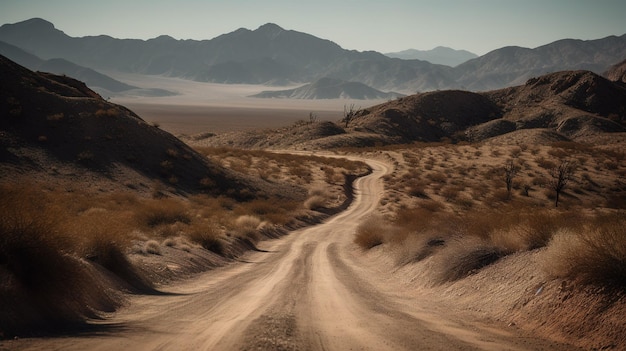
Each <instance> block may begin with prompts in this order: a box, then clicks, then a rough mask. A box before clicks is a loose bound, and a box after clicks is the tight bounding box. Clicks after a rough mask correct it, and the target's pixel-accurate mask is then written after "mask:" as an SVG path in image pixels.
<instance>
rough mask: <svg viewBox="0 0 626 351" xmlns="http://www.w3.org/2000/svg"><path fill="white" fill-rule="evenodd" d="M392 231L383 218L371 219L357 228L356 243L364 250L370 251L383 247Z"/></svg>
mask: <svg viewBox="0 0 626 351" xmlns="http://www.w3.org/2000/svg"><path fill="white" fill-rule="evenodd" d="M391 231H392V228H391V226H390V225H389V224H388V223H386V222H385V221H384V220H383V219H382V218H380V217H370V218H369V219H367V220H366V221H365V222H363V223H361V224H360V225H359V227H358V228H357V230H356V235H355V237H354V243H355V244H357V245H358V246H359V247H361V249H363V250H369V249H371V248H373V247H375V246H378V245H382V244H383V243H384V242H385V238H386V237H387V236H388V234H389V233H390V232H391Z"/></svg>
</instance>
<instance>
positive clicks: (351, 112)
mask: <svg viewBox="0 0 626 351" xmlns="http://www.w3.org/2000/svg"><path fill="white" fill-rule="evenodd" d="M359 111H361V108H360V107H359V108H358V109H356V110H355V109H354V104H350V107H349V108H348V107H347V106H346V105H343V120H342V121H343V122H344V123H345V124H346V128H348V125H349V124H350V122H352V120H353V119H354V117H356V115H357V114H358V113H359Z"/></svg>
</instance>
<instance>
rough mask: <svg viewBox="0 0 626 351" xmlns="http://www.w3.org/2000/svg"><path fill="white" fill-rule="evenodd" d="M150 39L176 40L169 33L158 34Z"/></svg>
mask: <svg viewBox="0 0 626 351" xmlns="http://www.w3.org/2000/svg"><path fill="white" fill-rule="evenodd" d="M150 40H156V41H170V40H176V39H174V38H172V37H170V36H169V35H159V36H158V37H156V38H152V39H150Z"/></svg>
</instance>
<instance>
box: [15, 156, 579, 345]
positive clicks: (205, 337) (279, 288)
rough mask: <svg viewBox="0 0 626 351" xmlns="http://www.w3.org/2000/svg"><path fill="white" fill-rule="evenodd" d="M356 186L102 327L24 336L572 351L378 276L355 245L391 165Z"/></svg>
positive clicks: (74, 340) (136, 301)
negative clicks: (303, 220)
mask: <svg viewBox="0 0 626 351" xmlns="http://www.w3.org/2000/svg"><path fill="white" fill-rule="evenodd" d="M368 163H369V164H370V165H371V166H372V168H373V169H374V172H373V173H372V174H371V175H369V176H367V177H364V178H360V179H358V180H357V182H356V183H355V188H356V198H355V201H354V203H353V204H352V206H351V207H350V208H349V209H348V210H346V211H345V212H343V213H341V214H340V215H337V216H335V217H333V218H331V219H330V220H328V221H326V222H325V223H322V224H320V225H317V226H314V227H309V228H305V229H302V230H298V231H294V232H292V233H291V234H289V235H288V236H286V237H284V238H281V239H277V240H271V241H265V242H263V243H261V245H260V248H261V249H262V250H264V251H266V252H252V253H250V254H247V255H246V256H245V257H243V260H244V261H245V262H243V263H237V264H233V265H229V266H227V267H223V268H220V269H216V270H213V271H211V272H207V273H206V274H203V275H200V276H198V277H196V278H194V279H192V280H189V281H185V282H183V283H181V284H177V285H174V286H171V287H168V288H167V289H166V290H167V292H168V293H171V294H169V295H163V296H139V297H135V298H133V300H132V304H131V305H130V306H129V307H128V308H126V309H123V310H122V311H120V312H118V313H116V314H114V315H113V316H111V318H110V319H107V320H106V321H103V322H101V323H102V325H101V328H99V329H98V331H96V332H89V333H85V334H80V335H77V336H76V335H73V336H71V337H58V338H50V339H31V340H21V341H20V342H17V343H15V344H13V345H12V346H16V347H17V348H18V349H33V350H128V351H130V350H475V349H480V350H539V349H549V350H554V349H564V350H565V349H571V347H568V346H564V345H557V344H554V343H552V342H549V341H542V340H535V339H533V338H529V337H528V336H527V335H526V336H523V335H516V334H514V331H510V330H505V329H504V328H498V327H494V326H490V325H488V324H486V323H482V322H479V321H473V320H467V318H461V317H459V316H458V315H455V313H454V312H453V311H449V309H447V308H446V306H437V305H436V304H433V303H429V301H427V300H422V299H420V298H419V296H417V297H416V296H415V295H416V294H414V293H413V294H411V293H407V292H406V291H405V290H406V288H405V290H403V289H402V286H401V284H397V285H394V284H392V283H390V282H389V280H388V279H382V278H381V274H380V272H377V271H376V267H375V263H371V262H367V261H366V260H365V259H364V256H363V255H362V254H361V253H359V252H358V249H357V248H356V246H355V245H354V244H353V243H352V239H353V235H354V231H355V228H356V226H357V225H358V224H359V223H361V222H362V221H363V220H364V219H365V218H367V217H368V216H370V215H371V214H372V212H373V210H374V208H375V207H376V205H377V204H378V201H379V199H380V197H381V194H382V192H383V186H382V182H381V180H380V178H381V177H382V176H383V175H384V174H385V173H386V172H388V166H387V165H386V164H384V163H382V162H378V161H368Z"/></svg>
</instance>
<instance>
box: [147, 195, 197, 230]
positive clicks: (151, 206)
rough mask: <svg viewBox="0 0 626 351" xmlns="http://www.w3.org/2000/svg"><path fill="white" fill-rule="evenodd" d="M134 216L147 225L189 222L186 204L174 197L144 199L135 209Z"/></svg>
mask: <svg viewBox="0 0 626 351" xmlns="http://www.w3.org/2000/svg"><path fill="white" fill-rule="evenodd" d="M135 218H136V220H137V221H138V222H139V223H140V224H142V225H145V226H148V227H156V226H158V225H163V224H172V223H176V222H182V223H190V222H191V217H190V215H189V213H188V211H187V205H186V204H184V203H182V202H181V201H179V200H175V199H158V200H145V201H144V202H143V203H142V204H140V205H138V206H137V208H136V209H135Z"/></svg>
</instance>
